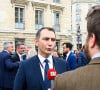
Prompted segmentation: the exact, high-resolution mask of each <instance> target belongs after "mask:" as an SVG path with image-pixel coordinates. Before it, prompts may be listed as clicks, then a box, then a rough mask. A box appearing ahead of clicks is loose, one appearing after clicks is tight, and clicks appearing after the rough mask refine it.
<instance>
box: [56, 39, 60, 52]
mask: <svg viewBox="0 0 100 90" xmlns="http://www.w3.org/2000/svg"><path fill="white" fill-rule="evenodd" d="M56 47H57V50H58V51H59V49H60V40H56Z"/></svg>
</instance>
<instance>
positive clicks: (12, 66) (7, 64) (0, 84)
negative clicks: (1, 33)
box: [0, 42, 19, 90]
mask: <svg viewBox="0 0 100 90" xmlns="http://www.w3.org/2000/svg"><path fill="white" fill-rule="evenodd" d="M12 51H13V43H12V42H5V43H4V50H3V51H2V52H1V53H0V88H1V90H13V84H14V79H15V75H16V72H17V69H18V66H19V62H15V61H13V60H12V58H11V54H12Z"/></svg>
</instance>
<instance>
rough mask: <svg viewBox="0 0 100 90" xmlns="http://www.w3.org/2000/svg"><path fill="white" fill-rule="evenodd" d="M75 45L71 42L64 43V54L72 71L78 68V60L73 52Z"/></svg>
mask: <svg viewBox="0 0 100 90" xmlns="http://www.w3.org/2000/svg"><path fill="white" fill-rule="evenodd" d="M72 47H73V45H72V44H71V43H69V42H67V43H63V52H64V53H65V54H66V61H67V62H68V64H69V66H70V70H73V69H75V68H77V59H76V56H75V55H74V53H73V52H72V51H71V50H72Z"/></svg>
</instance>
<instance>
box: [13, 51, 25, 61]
mask: <svg viewBox="0 0 100 90" xmlns="http://www.w3.org/2000/svg"><path fill="white" fill-rule="evenodd" d="M12 59H13V61H20V58H19V56H18V54H17V52H15V53H14V54H13V55H12ZM25 59H26V54H24V55H23V60H25Z"/></svg>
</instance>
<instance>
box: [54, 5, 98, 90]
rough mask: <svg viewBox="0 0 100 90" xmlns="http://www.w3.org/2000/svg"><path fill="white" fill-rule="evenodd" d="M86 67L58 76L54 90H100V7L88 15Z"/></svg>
mask: <svg viewBox="0 0 100 90" xmlns="http://www.w3.org/2000/svg"><path fill="white" fill-rule="evenodd" d="M86 19H87V38H86V43H85V53H86V56H87V59H88V60H91V61H90V62H89V64H87V65H86V66H83V67H80V68H78V69H76V70H74V71H69V72H66V73H63V74H61V75H58V76H57V78H56V80H55V84H54V89H53V90H100V5H98V6H93V7H92V8H91V10H90V11H89V12H88V14H87V18H86Z"/></svg>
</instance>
